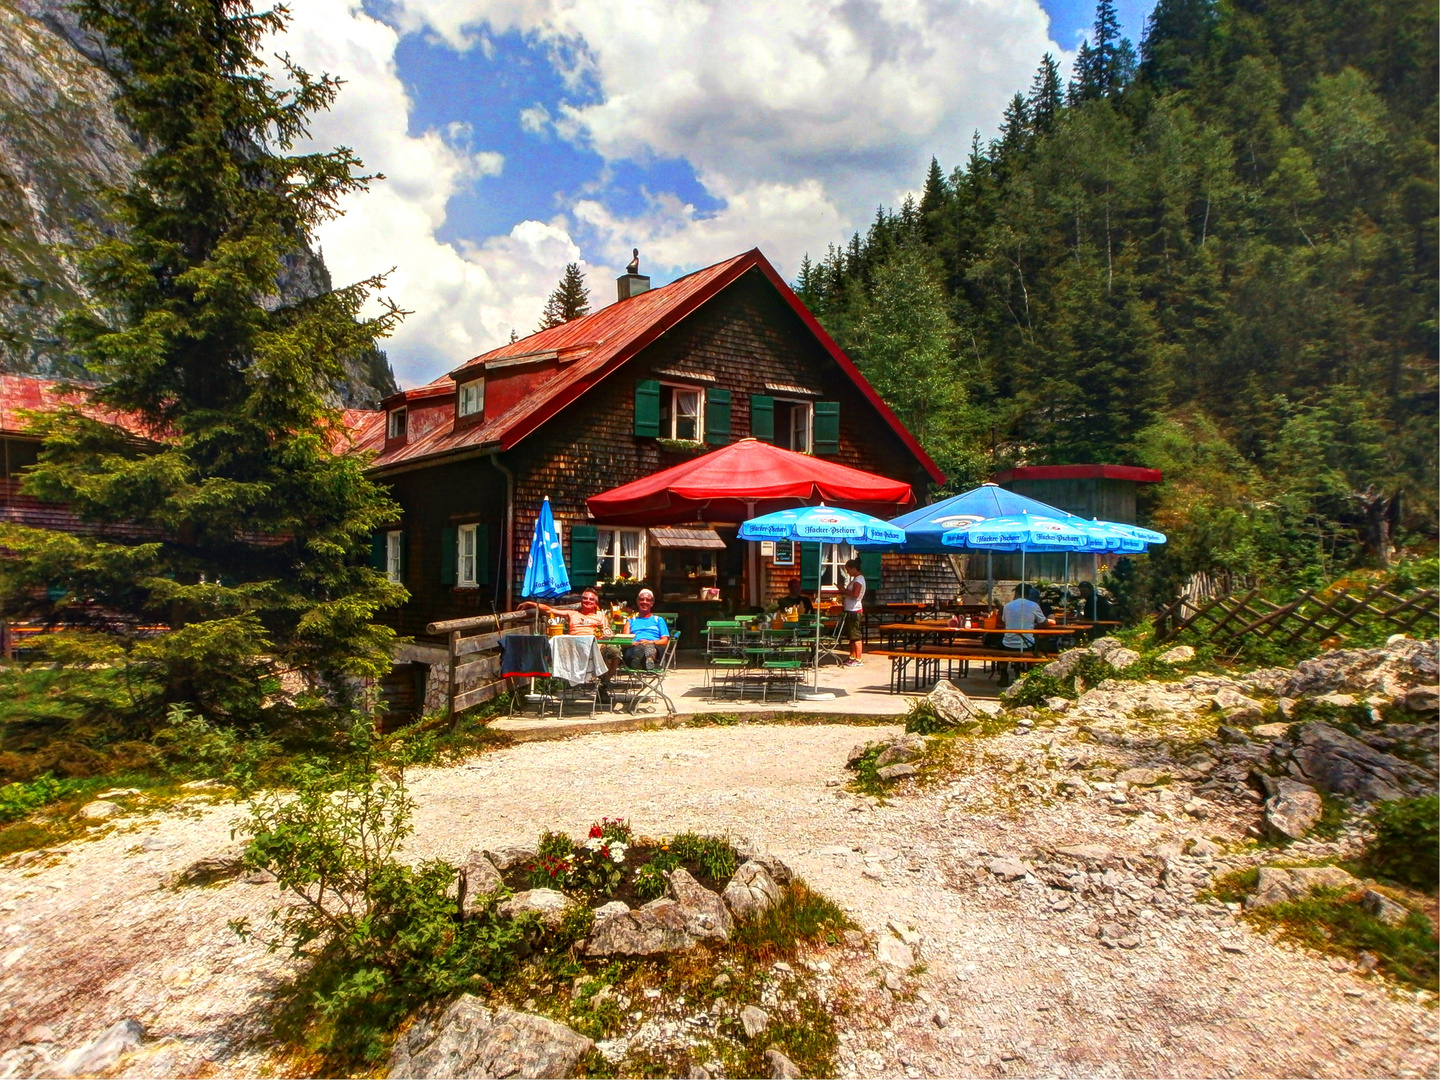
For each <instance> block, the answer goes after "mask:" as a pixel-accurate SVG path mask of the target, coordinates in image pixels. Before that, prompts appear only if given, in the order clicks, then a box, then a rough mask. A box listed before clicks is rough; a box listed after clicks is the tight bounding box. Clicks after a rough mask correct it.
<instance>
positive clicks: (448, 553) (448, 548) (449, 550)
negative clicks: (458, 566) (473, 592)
mask: <svg viewBox="0 0 1440 1080" xmlns="http://www.w3.org/2000/svg"><path fill="white" fill-rule="evenodd" d="M458 536H459V534H458V533H457V532H456V531H455V530H454V529H441V530H440V584H441V585H454V584H455V582H456V580H457V578H456V576H455V563H456V555H458V554H459V550H460V549H459V546H458Z"/></svg>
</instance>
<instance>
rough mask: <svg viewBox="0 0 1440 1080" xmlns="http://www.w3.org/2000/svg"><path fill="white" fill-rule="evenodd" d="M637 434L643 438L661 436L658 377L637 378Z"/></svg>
mask: <svg viewBox="0 0 1440 1080" xmlns="http://www.w3.org/2000/svg"><path fill="white" fill-rule="evenodd" d="M635 434H636V435H638V436H640V437H641V438H642V439H658V438H659V437H660V383H659V381H658V380H656V379H636V380H635Z"/></svg>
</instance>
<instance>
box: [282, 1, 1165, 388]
mask: <svg viewBox="0 0 1440 1080" xmlns="http://www.w3.org/2000/svg"><path fill="white" fill-rule="evenodd" d="M1149 6H1150V5H1149V4H1142V3H1139V2H1127V3H1122V4H1121V5H1120V7H1119V13H1120V16H1121V20H1122V24H1123V26H1124V28H1125V32H1126V33H1127V35H1128V36H1129V37H1131V39H1132V40H1134V41H1137V42H1138V40H1139V37H1140V34H1141V31H1142V26H1143V20H1144V15H1145V13H1146V12H1147V11H1148V10H1149ZM292 10H293V11H294V23H293V24H292V27H291V29H290V31H289V33H287V34H286V36H285V40H284V41H283V42H278V43H277V51H279V50H280V49H283V50H285V51H288V52H289V53H291V54H292V55H293V56H295V58H296V59H297V60H298V61H299V62H300V63H302V64H303V65H304V66H306V67H308V68H311V69H312V70H325V71H330V72H332V73H335V74H338V75H340V76H341V77H342V78H344V79H345V80H346V85H345V87H344V89H343V91H342V93H341V96H340V100H339V102H338V103H337V106H336V108H335V109H334V110H333V111H332V112H331V113H330V114H327V115H325V116H323V117H319V118H317V120H316V123H315V125H314V131H313V134H314V140H315V143H316V145H335V144H337V143H338V144H344V145H348V146H351V147H353V148H355V149H356V151H357V152H358V153H359V154H360V156H361V157H362V158H363V159H364V160H365V162H366V164H367V166H369V167H370V168H372V169H376V170H378V171H380V172H383V173H384V175H385V177H386V179H385V180H384V181H382V182H377V183H376V184H375V185H373V187H372V190H371V192H370V193H368V194H366V195H364V196H361V197H357V198H355V199H353V200H349V201H347V203H346V205H345V207H344V209H345V216H344V217H343V218H342V219H340V220H338V221H336V222H333V223H331V224H329V225H327V226H325V227H323V228H322V230H321V232H320V236H319V239H320V242H321V244H322V246H323V249H324V251H325V254H326V259H327V262H328V263H329V265H330V267H331V270H332V273H333V274H334V275H335V277H336V279H337V280H341V281H343V280H354V279H358V278H361V277H365V276H368V275H370V274H373V273H376V272H381V271H385V270H387V269H389V268H393V271H392V273H391V275H390V278H389V290H390V292H391V295H392V297H393V299H395V300H396V301H397V302H398V303H399V304H400V305H401V306H402V307H405V308H407V309H409V310H411V311H413V312H414V314H413V315H411V316H410V317H409V318H408V319H407V320H406V323H405V325H404V326H403V327H402V328H401V330H400V331H399V332H398V333H397V334H396V336H395V337H394V339H392V341H391V342H390V343H389V344H388V346H387V351H388V352H389V353H390V356H391V359H392V362H393V363H394V366H395V367H396V369H397V374H398V375H399V377H400V379H401V382H402V384H405V385H415V384H417V383H420V382H425V381H428V380H429V379H431V378H434V377H436V376H437V375H439V374H441V373H443V372H444V371H446V370H449V369H450V368H453V367H454V366H456V365H458V364H459V363H461V362H463V361H464V360H466V359H468V358H469V357H470V356H473V355H476V354H477V353H479V352H481V351H484V350H485V349H487V348H491V347H493V346H494V345H496V344H499V343H501V342H503V341H505V340H507V339H508V338H509V335H510V333H511V331H512V330H514V331H516V332H518V333H520V334H521V335H522V336H523V335H524V334H527V333H529V332H531V331H532V330H533V329H534V322H535V320H536V318H538V314H539V311H540V309H541V307H542V306H543V304H544V299H545V296H546V294H548V292H549V291H550V289H552V288H553V287H554V284H555V281H556V280H557V279H558V277H559V275H560V272H561V271H562V269H563V267H564V265H565V263H566V262H570V261H578V262H581V263H582V264H583V265H584V266H585V268H586V272H587V277H588V279H589V282H590V285H591V291H592V296H593V297H594V299H595V302H596V304H597V306H598V305H600V304H603V303H607V302H609V301H610V300H612V299H613V295H614V294H613V284H612V282H611V279H612V278H613V276H614V275H615V273H616V272H617V271H618V269H619V267H620V266H621V265H623V263H624V262H625V261H626V260H627V259H628V257H629V250H630V248H631V247H632V246H638V247H639V248H640V249H641V258H642V267H643V269H644V270H645V271H646V272H649V273H650V274H651V275H652V278H653V279H654V283H655V284H657V285H658V284H662V283H663V282H665V281H668V280H671V279H673V278H674V277H676V276H679V275H680V274H683V273H687V272H689V271H691V270H694V269H697V268H699V267H701V266H704V265H707V264H709V263H710V262H713V261H716V260H717V259H721V258H725V257H727V256H729V255H733V254H736V253H737V252H739V251H743V250H745V249H747V248H749V247H753V246H759V247H760V248H761V249H762V250H763V251H764V252H765V253H766V254H767V256H769V258H770V259H771V261H772V262H774V263H775V264H776V265H777V267H778V268H779V269H780V271H781V272H782V273H784V274H786V275H792V276H793V274H794V271H795V268H796V266H797V265H798V263H799V260H800V258H801V256H802V255H803V254H804V253H805V252H807V251H809V252H810V253H812V254H817V253H822V252H823V251H824V249H825V247H826V245H827V244H829V243H832V242H834V243H842V242H843V241H844V240H845V238H846V237H847V236H848V234H849V233H850V231H852V230H853V229H855V228H857V227H860V228H863V227H864V225H865V223H866V222H867V221H868V219H869V218H870V217H871V216H872V215H873V213H874V208H875V206H876V205H877V204H879V203H884V204H887V205H893V204H895V203H896V202H898V201H899V200H900V199H902V198H903V197H904V195H905V193H906V192H907V191H908V190H913V189H914V188H915V187H916V186H917V185H918V184H919V183H920V182H921V181H922V179H923V176H924V167H925V164H926V163H927V162H928V160H929V158H930V156H931V155H932V154H934V155H935V156H937V157H939V159H940V161H941V163H942V164H943V165H945V166H946V167H947V168H949V167H950V166H952V165H954V164H955V163H956V162H958V161H960V160H962V159H963V155H964V152H965V149H966V148H967V146H968V143H969V140H970V134H971V132H972V131H973V130H975V129H976V128H978V129H980V131H981V132H982V135H985V136H988V135H990V134H992V133H993V132H994V130H995V128H996V126H997V124H998V122H999V119H1000V111H1001V110H1002V109H1003V107H1004V104H1005V102H1006V100H1007V99H1008V98H1009V96H1010V95H1011V94H1012V93H1014V91H1015V90H1017V89H1023V88H1025V87H1026V86H1027V85H1028V83H1029V80H1030V76H1031V74H1032V73H1033V71H1034V69H1035V67H1036V65H1037V64H1038V62H1039V60H1040V57H1041V55H1042V54H1043V53H1045V52H1047V51H1049V52H1053V53H1056V54H1057V55H1058V56H1059V58H1060V59H1061V61H1062V64H1064V65H1067V66H1068V61H1069V58H1070V56H1071V55H1072V54H1073V51H1074V49H1075V48H1076V47H1077V46H1078V44H1079V42H1080V40H1081V39H1082V37H1083V35H1084V33H1085V32H1086V31H1087V30H1088V29H1089V26H1090V24H1091V22H1092V21H1093V18H1094V8H1093V4H1091V3H1086V2H1080V0H930V2H929V3H928V4H927V3H920V4H916V3H914V2H913V0H788V2H787V3H786V4H785V5H775V4H774V3H773V0H304V2H303V3H300V4H295V5H293V6H292Z"/></svg>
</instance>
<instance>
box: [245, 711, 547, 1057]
mask: <svg viewBox="0 0 1440 1080" xmlns="http://www.w3.org/2000/svg"><path fill="white" fill-rule="evenodd" d="M350 738H351V742H352V745H353V747H354V751H353V753H351V754H348V755H346V756H345V757H344V758H342V759H341V760H339V761H327V760H322V759H316V760H312V761H309V762H305V763H302V764H300V765H297V766H296V767H295V768H294V769H293V773H292V776H293V791H290V792H284V793H281V792H269V793H266V794H264V795H262V796H258V797H256V798H254V799H252V800H251V802H250V808H249V818H248V821H247V822H246V823H245V826H244V828H243V830H242V831H243V832H244V833H245V834H246V835H247V836H248V842H247V844H246V848H245V854H244V862H245V865H246V866H248V867H250V868H252V869H262V868H263V869H266V870H269V871H270V872H271V873H273V874H274V875H275V876H276V878H277V880H278V884H279V886H280V888H281V889H282V890H283V891H284V892H285V893H286V894H288V897H289V900H288V902H286V903H282V904H281V906H280V907H279V908H277V909H276V910H275V911H274V912H273V913H272V915H271V922H270V924H269V925H268V926H266V927H262V928H260V929H256V928H254V927H252V926H251V925H250V924H249V922H248V920H246V919H238V920H235V921H234V922H232V923H231V924H230V925H231V929H232V930H234V931H235V932H236V933H237V934H239V935H241V936H242V937H244V938H252V937H253V938H254V939H255V940H257V941H260V942H261V943H263V944H264V945H265V946H266V947H268V948H269V949H271V950H272V951H274V950H279V949H284V950H286V951H287V952H289V953H290V955H292V956H296V957H304V958H308V959H309V960H311V962H312V963H311V965H310V968H309V970H308V971H306V972H305V973H304V974H303V975H302V982H303V983H304V986H305V988H306V990H307V993H306V995H305V998H306V1001H307V1004H308V1006H312V1007H313V1013H308V1015H310V1019H309V1020H307V1021H305V1023H306V1024H308V1025H310V1026H311V1027H317V1026H318V1030H311V1031H308V1032H306V1034H305V1038H306V1040H307V1041H309V1042H311V1043H312V1044H315V1045H318V1046H319V1048H320V1049H321V1050H322V1051H323V1052H325V1053H328V1054H335V1055H339V1056H340V1057H342V1058H344V1059H346V1060H351V1059H354V1060H360V1061H373V1060H376V1059H377V1058H378V1057H379V1056H380V1055H381V1054H383V1052H384V1050H385V1043H386V1040H387V1038H388V1035H389V1033H390V1032H391V1031H392V1030H393V1028H394V1026H395V1024H396V1023H397V1022H398V1021H399V1019H400V1018H401V1017H402V1016H403V1015H404V1014H405V1013H406V1012H408V1011H409V1010H410V1009H412V1008H414V1007H416V1006H418V1005H421V1004H423V1003H425V1002H427V1001H431V1000H434V999H437V998H442V997H447V996H449V995H452V994H454V993H456V992H459V991H461V990H481V991H483V990H484V989H485V988H486V987H487V986H489V985H490V984H492V983H494V982H497V981H499V980H501V979H503V978H505V977H506V976H507V975H508V974H509V973H510V971H511V970H512V969H513V957H514V956H515V955H516V952H517V947H518V946H519V945H520V943H521V939H522V937H523V936H524V935H525V934H526V933H527V932H529V931H530V930H532V929H533V928H532V927H530V926H529V925H528V924H526V923H525V921H523V920H517V921H515V922H510V921H508V920H501V919H499V918H497V917H496V916H495V914H494V910H493V907H492V908H487V909H486V910H485V911H483V912H481V913H479V914H478V915H472V916H471V917H470V918H467V919H464V920H461V918H460V913H459V911H458V908H457V905H456V902H455V899H454V897H453V896H452V895H450V893H451V889H452V886H453V885H454V883H455V880H456V870H455V868H454V867H452V866H450V865H448V864H447V863H444V862H439V861H430V862H424V863H421V864H420V865H418V866H414V867H411V866H406V865H404V864H402V863H400V862H399V861H398V860H397V859H396V857H395V856H396V852H397V851H398V849H399V846H400V844H401V843H402V842H403V841H404V839H405V838H406V837H407V836H409V835H410V833H411V831H412V828H411V824H410V821H411V816H412V814H413V811H414V803H413V802H412V800H411V799H410V797H409V795H408V793H407V792H406V789H405V783H404V773H403V770H397V771H395V772H393V773H390V774H389V775H386V774H385V773H383V772H381V771H380V770H379V769H377V758H376V751H377V747H378V739H377V738H376V737H375V734H374V732H373V730H371V729H370V727H369V726H368V725H367V724H363V723H362V724H357V725H356V726H355V727H354V728H353V729H352V730H351V735H350Z"/></svg>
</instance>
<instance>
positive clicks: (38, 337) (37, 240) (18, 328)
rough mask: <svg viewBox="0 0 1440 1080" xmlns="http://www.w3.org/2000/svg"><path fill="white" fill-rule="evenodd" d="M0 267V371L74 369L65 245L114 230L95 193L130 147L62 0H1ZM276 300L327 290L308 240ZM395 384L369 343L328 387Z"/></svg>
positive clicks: (128, 162) (351, 390)
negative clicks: (7, 279)
mask: <svg viewBox="0 0 1440 1080" xmlns="http://www.w3.org/2000/svg"><path fill="white" fill-rule="evenodd" d="M0 55H3V56H4V62H3V63H0V220H3V221H5V222H7V223H8V226H9V227H8V228H5V229H0V268H3V269H4V270H7V271H9V272H10V273H11V274H13V275H14V276H15V278H16V279H18V281H19V283H20V285H21V287H20V288H19V289H18V290H16V291H13V292H8V291H0V325H3V326H4V327H5V329H6V330H7V331H9V334H7V335H0V372H12V373H21V374H31V375H39V376H47V377H75V376H78V375H82V374H83V372H82V370H81V369H80V367H79V366H78V363H77V361H76V360H75V359H74V358H72V357H71V356H69V355H68V353H67V352H66V350H65V349H64V347H63V345H62V343H61V341H60V339H59V337H58V335H57V333H56V324H57V323H58V321H59V319H60V317H61V316H63V315H64V314H65V313H66V312H67V311H70V310H72V309H73V308H75V307H76V306H77V305H79V304H81V303H83V302H84V301H85V300H86V299H87V294H86V292H85V288H84V286H83V284H82V283H81V280H80V273H79V270H78V267H77V265H76V262H75V258H74V256H73V254H71V252H70V251H68V250H67V246H68V245H76V244H83V243H84V242H87V241H88V231H89V230H91V229H98V230H99V232H100V233H101V235H105V234H112V235H113V234H114V233H115V232H116V231H117V226H116V225H115V224H113V223H112V222H111V221H110V220H108V218H107V210H106V208H105V205H104V203H103V202H102V201H101V198H100V195H99V193H100V192H101V191H102V190H103V189H105V188H108V187H123V186H124V185H125V184H127V183H128V182H129V180H130V176H131V173H132V172H133V170H134V169H135V168H136V166H137V165H138V164H139V162H140V149H139V147H138V146H137V143H136V140H135V138H134V136H133V135H132V134H131V132H130V131H129V130H128V129H127V128H126V127H125V125H124V124H123V123H122V122H121V120H120V118H119V117H118V116H117V115H116V113H115V108H114V106H113V104H112V103H111V98H112V96H113V95H114V93H115V90H116V85H115V82H114V80H113V79H112V78H111V76H110V75H109V74H108V73H107V72H106V71H105V69H104V68H103V67H102V66H101V61H102V60H103V58H104V45H103V43H101V42H98V41H96V40H95V39H94V38H93V37H91V36H90V35H89V34H88V33H86V32H85V31H83V30H81V29H80V28H79V25H78V23H77V20H76V17H75V15H74V14H73V13H72V12H71V11H70V8H69V4H68V2H67V0H21V2H20V3H19V4H6V5H0ZM276 284H277V292H278V294H279V296H280V297H281V300H282V302H287V303H293V302H295V301H299V300H305V299H310V298H313V297H316V296H319V295H321V294H322V293H324V292H327V291H328V290H329V289H330V287H331V285H330V274H329V271H327V270H326V268H325V263H324V261H323V260H322V259H321V257H320V256H319V255H317V254H316V253H315V252H313V251H311V250H309V249H308V248H304V249H301V250H300V251H297V252H295V253H294V255H293V256H291V257H289V258H288V259H287V260H286V261H285V263H284V265H283V266H282V268H281V272H280V276H279V278H278V280H277V282H276ZM395 389H396V384H395V376H394V374H393V373H392V372H391V370H390V365H389V363H388V362H387V361H386V359H385V354H384V353H382V352H379V351H378V350H372V351H371V353H370V354H369V355H366V356H364V357H361V358H358V359H356V360H355V361H354V362H353V363H351V364H350V366H349V369H348V370H347V372H346V376H345V378H344V379H343V380H342V381H341V382H340V383H339V384H337V385H335V386H333V387H331V388H329V390H330V393H329V395H328V396H330V397H331V399H332V401H333V402H334V403H335V404H338V405H344V406H357V405H362V404H365V403H370V402H378V401H379V400H380V398H381V397H383V396H385V395H386V394H388V393H393V392H394V391H395Z"/></svg>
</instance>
